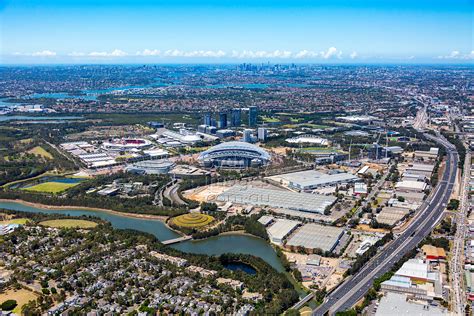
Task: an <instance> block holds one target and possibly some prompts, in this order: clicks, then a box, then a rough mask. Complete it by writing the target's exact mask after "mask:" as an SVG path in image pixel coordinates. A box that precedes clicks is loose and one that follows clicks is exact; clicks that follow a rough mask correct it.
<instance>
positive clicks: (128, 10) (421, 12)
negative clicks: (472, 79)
mask: <svg viewBox="0 0 474 316" xmlns="http://www.w3.org/2000/svg"><path fill="white" fill-rule="evenodd" d="M473 3H474V2H473V1H471V0H466V1H462V0H449V1H448V0H446V1H437V0H431V1H428V0H412V1H404V0H398V1H395V0H393V1H392V0H390V1H389V0H371V1H363V0H360V1H358V0H352V1H341V0H325V1H319V0H312V1H310V0H308V1H305V0H292V1H281V0H273V1H270V0H262V1H258V0H254V1H238V0H234V1H227V0H220V1H218V0H202V1H189V0H188V1H184V0H174V1H164V0H155V1H151V0H149V1H148V0H125V1H124V0H122V1H121V0H114V1H111V0H94V1H93V0H82V1H79V0H0V36H1V38H0V48H1V49H0V63H3V64H12V63H14V64H17V63H18V64H19V63H134V62H137V63H148V62H149V63H173V62H179V63H186V62H190V63H195V62H203V63H209V62H211V63H212V62H216V63H223V62H261V61H274V62H281V63H286V62H304V63H310V62H316V63H357V62H359V63H373V62H393V63H397V62H400V63H405V62H425V63H426V62H428V63H472V61H473V59H474V47H473V28H474V21H473V20H474V19H473V6H474V5H473Z"/></svg>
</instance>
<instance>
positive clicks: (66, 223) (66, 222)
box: [39, 219, 97, 228]
mask: <svg viewBox="0 0 474 316" xmlns="http://www.w3.org/2000/svg"><path fill="white" fill-rule="evenodd" d="M39 224H40V225H43V226H47V227H54V228H94V227H96V226H97V223H95V222H92V221H86V220H83V219H53V220H49V221H44V222H40V223H39Z"/></svg>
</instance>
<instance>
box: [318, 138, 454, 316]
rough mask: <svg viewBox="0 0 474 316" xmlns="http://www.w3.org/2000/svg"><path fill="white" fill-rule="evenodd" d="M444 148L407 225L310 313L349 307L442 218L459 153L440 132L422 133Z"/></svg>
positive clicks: (330, 312) (335, 310) (450, 191)
mask: <svg viewBox="0 0 474 316" xmlns="http://www.w3.org/2000/svg"><path fill="white" fill-rule="evenodd" d="M425 136H426V137H428V138H431V139H432V140H434V141H436V142H438V143H439V144H440V145H442V146H444V147H445V148H446V152H447V155H446V165H445V170H444V173H443V177H442V179H441V181H440V182H439V183H438V185H437V186H436V188H435V189H434V190H433V191H432V192H431V194H430V195H429V197H428V198H427V200H426V202H425V203H424V204H423V205H422V206H421V208H420V210H419V211H418V212H417V214H416V216H415V217H414V218H413V220H412V221H411V223H410V225H409V226H408V227H407V228H406V229H405V231H403V232H402V233H401V234H400V236H399V237H398V238H396V239H395V240H393V241H392V242H391V243H389V244H387V245H386V247H384V248H383V249H381V250H380V251H379V253H378V254H377V255H376V256H375V257H374V258H372V260H371V261H369V262H368V263H367V264H366V265H365V266H364V267H363V268H362V269H361V270H360V271H359V272H358V273H356V274H355V275H353V276H352V277H350V278H348V279H347V280H346V281H345V282H344V283H342V284H341V285H340V286H339V287H338V288H337V289H336V290H334V291H333V292H331V293H330V294H329V295H328V296H327V297H326V299H325V301H324V303H323V304H321V305H320V306H319V307H318V308H317V309H315V310H314V311H313V315H324V314H325V313H327V312H329V314H331V315H333V314H335V313H336V312H337V311H343V310H347V309H350V308H351V307H352V306H354V305H355V304H356V303H357V302H358V301H359V300H360V299H361V298H363V296H364V295H365V293H366V292H367V291H368V290H369V289H370V288H371V287H372V283H373V281H374V279H375V278H377V277H380V276H381V275H383V274H384V273H386V272H388V271H390V269H391V267H392V266H393V265H394V264H395V263H396V262H397V261H398V260H400V259H401V258H402V257H403V256H404V255H405V254H406V253H408V252H409V251H410V250H412V249H414V248H415V247H416V246H417V245H418V243H420V242H421V241H422V240H423V238H425V237H426V236H427V235H428V234H429V233H430V232H431V230H432V229H433V228H434V226H436V224H437V223H438V222H439V221H440V220H441V217H442V215H443V211H444V209H445V207H446V205H447V203H448V201H449V198H450V196H451V193H452V190H453V186H454V183H455V181H456V172H457V165H458V154H457V152H456V148H455V147H454V145H452V144H451V143H449V142H448V141H447V140H446V139H444V138H443V137H441V136H438V137H434V136H432V135H428V134H426V135H425Z"/></svg>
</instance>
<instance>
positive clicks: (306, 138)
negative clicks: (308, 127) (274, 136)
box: [286, 135, 329, 146]
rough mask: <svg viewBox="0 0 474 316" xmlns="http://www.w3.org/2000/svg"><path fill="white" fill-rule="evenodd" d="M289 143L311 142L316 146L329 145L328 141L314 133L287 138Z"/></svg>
mask: <svg viewBox="0 0 474 316" xmlns="http://www.w3.org/2000/svg"><path fill="white" fill-rule="evenodd" d="M286 141H287V142H288V143H290V144H304V143H306V144H313V145H318V146H329V141H328V140H327V139H325V138H321V137H319V136H316V135H300V136H297V137H292V138H287V139H286Z"/></svg>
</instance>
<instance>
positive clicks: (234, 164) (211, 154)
mask: <svg viewBox="0 0 474 316" xmlns="http://www.w3.org/2000/svg"><path fill="white" fill-rule="evenodd" d="M198 160H199V162H200V163H201V164H202V165H204V166H205V167H209V168H210V167H227V168H247V167H260V166H263V165H266V164H268V162H270V154H269V153H268V152H266V151H265V150H264V149H262V148H260V147H258V146H255V145H252V144H249V143H245V142H237V141H233V142H226V143H222V144H219V145H216V146H213V147H211V148H209V149H208V150H206V151H204V152H202V153H201V154H200V155H199V157H198Z"/></svg>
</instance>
